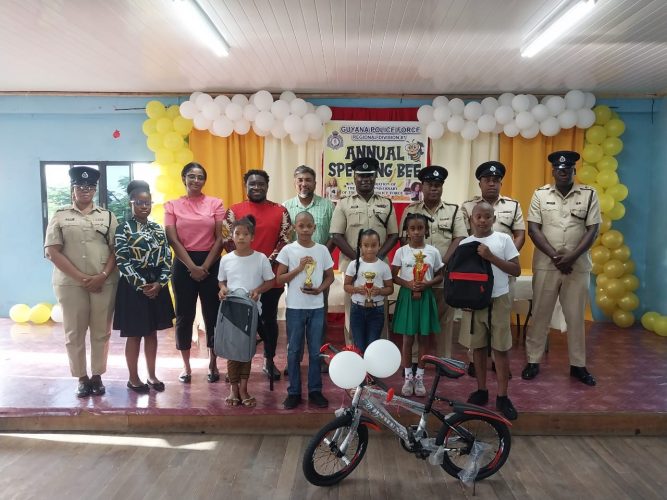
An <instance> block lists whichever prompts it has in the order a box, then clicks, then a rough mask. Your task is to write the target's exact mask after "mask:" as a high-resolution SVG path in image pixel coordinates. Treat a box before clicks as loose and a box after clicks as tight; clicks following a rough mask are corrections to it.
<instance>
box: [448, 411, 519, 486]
mask: <svg viewBox="0 0 667 500" xmlns="http://www.w3.org/2000/svg"><path fill="white" fill-rule="evenodd" d="M475 441H477V442H480V443H483V444H484V445H486V446H485V450H484V453H483V454H482V456H481V458H480V462H479V472H478V473H477V477H476V478H475V481H480V480H482V479H484V478H487V477H489V476H491V475H493V474H495V473H496V472H498V471H499V470H500V468H501V467H502V466H503V465H504V464H505V461H507V457H509V454H510V447H511V445H512V435H511V434H510V431H509V428H508V427H507V425H505V424H504V423H502V422H499V421H498V420H494V419H492V418H489V417H485V416H482V415H464V414H457V415H455V416H454V417H452V418H451V419H449V420H447V423H445V424H443V426H442V427H441V428H440V432H439V433H438V436H437V437H436V439H435V444H436V445H438V446H441V445H444V447H445V454H444V456H443V461H442V464H440V465H441V467H442V468H443V469H444V470H445V472H447V474H449V475H450V476H453V477H455V478H458V475H459V472H461V470H462V469H463V468H465V466H466V465H467V464H468V463H469V461H470V460H471V456H470V453H471V451H472V449H473V445H474V443H475Z"/></svg>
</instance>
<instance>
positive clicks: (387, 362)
mask: <svg viewBox="0 0 667 500" xmlns="http://www.w3.org/2000/svg"><path fill="white" fill-rule="evenodd" d="M364 365H365V367H366V371H367V372H368V373H370V374H371V375H373V376H374V377H378V378H387V377H391V376H392V375H393V374H394V373H396V370H398V369H399V368H400V367H401V351H400V350H399V349H398V347H396V344H394V343H393V342H392V341H391V340H386V339H378V340H375V341H373V342H371V343H370V345H369V346H368V347H367V348H366V352H364Z"/></svg>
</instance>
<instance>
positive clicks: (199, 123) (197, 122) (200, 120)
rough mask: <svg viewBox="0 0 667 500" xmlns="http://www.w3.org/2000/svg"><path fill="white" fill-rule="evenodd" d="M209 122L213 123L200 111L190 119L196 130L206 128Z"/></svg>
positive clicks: (209, 124)
mask: <svg viewBox="0 0 667 500" xmlns="http://www.w3.org/2000/svg"><path fill="white" fill-rule="evenodd" d="M211 123H213V121H212V120H209V119H208V118H206V117H205V116H204V115H203V114H202V112H201V111H200V112H199V113H197V115H196V116H195V117H194V118H193V119H192V125H193V126H194V128H196V129H197V130H208V128H209V127H210V126H211Z"/></svg>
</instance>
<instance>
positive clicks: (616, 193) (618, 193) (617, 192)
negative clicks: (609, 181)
mask: <svg viewBox="0 0 667 500" xmlns="http://www.w3.org/2000/svg"><path fill="white" fill-rule="evenodd" d="M605 193H607V194H608V195H609V196H611V197H612V198H614V200H615V201H623V200H625V199H626V198H627V197H628V187H627V186H626V185H625V184H620V183H619V184H615V185H613V186H610V187H609V189H607V190H606V191H605Z"/></svg>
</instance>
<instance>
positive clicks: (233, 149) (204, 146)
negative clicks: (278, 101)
mask: <svg viewBox="0 0 667 500" xmlns="http://www.w3.org/2000/svg"><path fill="white" fill-rule="evenodd" d="M190 149H191V150H192V153H193V155H194V161H196V162H198V163H201V164H202V165H203V166H204V168H206V172H207V174H208V179H207V180H206V188H205V190H204V191H205V192H206V194H208V195H209V196H216V197H218V198H222V201H223V202H224V204H225V208H227V207H230V206H231V205H233V204H234V203H239V202H241V201H243V200H244V199H245V187H244V185H243V174H245V173H246V172H247V171H248V170H252V169H261V168H262V164H263V160H264V138H263V137H259V136H257V135H255V133H254V132H253V131H252V130H251V131H250V132H248V133H247V134H245V135H238V134H237V133H236V132H234V133H232V135H230V136H229V137H217V136H214V135H213V134H211V133H210V132H209V131H208V130H195V129H193V130H192V132H191V133H190Z"/></svg>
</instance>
